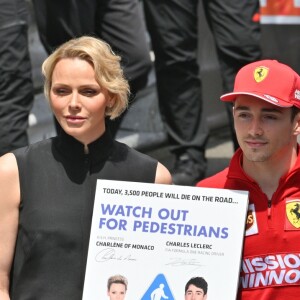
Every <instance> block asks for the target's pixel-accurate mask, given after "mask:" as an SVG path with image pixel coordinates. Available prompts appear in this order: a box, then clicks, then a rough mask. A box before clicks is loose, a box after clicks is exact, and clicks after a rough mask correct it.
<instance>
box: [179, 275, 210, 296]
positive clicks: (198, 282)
mask: <svg viewBox="0 0 300 300" xmlns="http://www.w3.org/2000/svg"><path fill="white" fill-rule="evenodd" d="M191 284H192V285H194V286H196V287H197V288H199V289H202V290H203V293H204V295H206V294H207V287H208V285H207V282H206V280H205V279H204V278H203V277H192V278H191V279H190V280H189V281H188V282H187V283H186V285H185V290H184V291H185V293H186V291H187V290H188V288H189V286H190V285H191Z"/></svg>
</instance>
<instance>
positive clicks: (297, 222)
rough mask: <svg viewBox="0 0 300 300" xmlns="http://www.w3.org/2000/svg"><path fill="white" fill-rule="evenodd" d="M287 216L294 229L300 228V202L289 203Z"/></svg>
mask: <svg viewBox="0 0 300 300" xmlns="http://www.w3.org/2000/svg"><path fill="white" fill-rule="evenodd" d="M286 215H287V217H288V220H289V221H290V223H291V224H292V225H293V226H294V227H296V228H300V202H296V201H293V202H290V203H287V205H286Z"/></svg>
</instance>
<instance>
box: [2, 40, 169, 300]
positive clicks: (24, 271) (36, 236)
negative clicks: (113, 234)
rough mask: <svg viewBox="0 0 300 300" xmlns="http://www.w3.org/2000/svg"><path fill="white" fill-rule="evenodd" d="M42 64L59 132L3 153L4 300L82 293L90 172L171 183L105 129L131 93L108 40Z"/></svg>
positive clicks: (71, 46)
mask: <svg viewBox="0 0 300 300" xmlns="http://www.w3.org/2000/svg"><path fill="white" fill-rule="evenodd" d="M42 70H43V74H44V76H45V85H44V90H45V95H46V97H47V98H48V100H49V103H50V107H51V109H52V111H53V113H54V115H55V117H56V119H57V121H58V122H59V124H60V126H61V128H62V130H61V132H60V133H59V135H58V136H57V137H54V138H51V139H48V140H44V141H41V142H38V143H36V144H33V145H30V146H29V147H24V148H21V149H18V150H16V151H13V152H12V153H8V154H6V155H4V156H2V157H1V158H0V253H1V256H0V299H1V300H4V299H13V300H15V299H43V300H47V299H56V300H59V299H63V300H66V299H72V300H74V299H75V300H76V299H81V297H82V289H83V283H84V272H85V265H86V258H87V251H88V243H89V233H90V226H91V217H92V212H93V200H94V195H95V188H96V181H97V179H109V180H124V181H139V182H148V183H165V184H169V183H171V175H170V173H169V171H168V170H167V169H166V168H165V167H164V166H163V165H161V164H160V163H158V162H157V161H156V160H154V159H152V158H150V157H148V156H146V155H144V154H141V153H139V152H137V151H135V150H134V149H131V148H129V147H128V146H126V145H124V144H121V143H119V142H117V141H114V140H113V139H112V138H111V136H110V134H109V132H108V131H107V130H106V127H105V118H106V117H107V116H108V117H110V118H111V119H113V118H116V117H117V116H118V115H120V114H121V113H122V111H123V110H124V109H126V106H127V96H128V84H127V82H126V80H125V79H124V77H123V73H122V70H121V67H120V57H118V56H116V55H115V54H113V53H112V52H111V50H110V47H109V46H108V45H107V44H106V43H104V42H103V41H100V40H98V39H95V38H92V37H81V38H78V39H73V40H71V41H69V42H67V43H65V44H63V45H62V46H60V47H59V48H58V49H57V50H56V51H55V52H54V53H53V54H51V55H50V56H49V57H48V58H47V59H46V60H45V62H44V63H43V66H42ZM9 295H10V296H9Z"/></svg>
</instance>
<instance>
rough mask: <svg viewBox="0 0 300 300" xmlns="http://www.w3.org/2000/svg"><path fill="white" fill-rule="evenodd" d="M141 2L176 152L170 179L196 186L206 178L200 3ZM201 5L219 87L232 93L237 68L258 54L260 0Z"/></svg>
mask: <svg viewBox="0 0 300 300" xmlns="http://www.w3.org/2000/svg"><path fill="white" fill-rule="evenodd" d="M143 2H144V11H145V17H146V24H147V28H148V31H149V33H150V36H151V41H152V47H153V50H154V54H155V70H156V80H157V91H158V99H159V106H160V111H161V114H162V119H163V121H164V123H165V126H166V130H167V134H168V139H169V149H170V151H171V152H172V153H173V154H174V155H175V166H174V170H173V173H172V175H173V182H174V184H179V185H194V184H195V183H196V182H197V181H198V180H200V179H202V178H203V177H205V172H206V165H207V163H206V158H205V148H206V144H207V140H208V136H209V132H208V128H207V126H206V124H205V123H206V122H205V116H204V115H203V97H202V87H201V79H200V74H199V72H200V66H199V63H198V52H199V51H198V43H199V36H198V11H199V10H198V5H199V1H195V0H185V1H182V0H144V1H143ZM202 4H203V8H204V12H205V16H206V19H207V22H208V25H209V27H210V29H211V31H212V34H213V37H214V40H215V44H216V50H217V56H218V60H219V63H220V71H221V76H222V80H223V91H224V92H227V91H231V90H232V88H233V82H234V77H235V74H236V73H237V71H238V70H239V69H240V68H241V67H242V66H243V65H245V64H247V63H249V62H252V61H255V60H257V59H259V58H260V56H261V47H260V24H259V20H258V18H257V16H258V15H257V14H258V12H259V1H258V0H248V1H240V0H228V1H224V0H205V1H202ZM212 88H213V87H212ZM226 109H227V112H228V116H229V120H230V121H229V124H230V129H231V132H232V140H233V142H234V148H237V147H238V144H237V141H236V137H235V132H234V128H233V121H232V114H231V105H230V104H228V105H226Z"/></svg>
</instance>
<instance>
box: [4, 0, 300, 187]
mask: <svg viewBox="0 0 300 300" xmlns="http://www.w3.org/2000/svg"><path fill="white" fill-rule="evenodd" d="M0 7H1V9H0V155H2V154H4V153H6V152H8V151H11V150H13V149H15V148H18V147H22V146H25V145H27V144H28V143H33V142H36V141H38V140H41V139H44V138H48V137H50V136H53V135H56V134H57V131H58V130H59V128H58V126H57V124H56V122H55V121H54V119H53V117H52V115H51V113H50V111H49V109H48V107H47V103H46V100H45V99H44V96H43V92H42V85H43V79H42V77H41V71H40V68H41V64H42V62H43V60H44V59H45V57H47V55H48V54H49V53H51V52H52V51H53V49H55V48H56V47H57V46H59V45H60V44H62V43H63V42H65V41H67V40H69V39H70V38H73V37H79V36H82V35H92V36H96V37H99V38H101V39H103V40H105V41H106V42H107V43H109V44H110V45H111V47H112V49H113V51H114V52H116V53H118V54H120V55H121V57H122V65H123V67H124V72H125V75H126V77H127V79H128V81H129V83H130V87H131V100H130V102H131V104H130V107H129V109H128V111H127V112H126V113H125V114H123V116H122V117H121V118H119V119H118V120H116V121H114V122H108V123H107V126H108V127H109V128H110V130H111V131H112V133H113V135H114V136H115V137H116V138H117V139H118V140H120V141H123V142H125V143H127V144H129V145H130V146H132V147H134V148H136V149H138V150H140V151H143V152H148V153H150V154H153V155H158V154H157V153H161V152H162V149H164V151H165V152H164V153H167V156H168V157H170V158H171V159H170V161H169V162H168V163H167V165H168V166H169V168H170V170H171V172H172V175H173V181H174V183H175V184H183V185H194V184H195V182H197V181H198V180H200V179H202V178H204V177H205V176H207V175H208V170H207V168H208V162H207V149H208V148H209V147H210V145H211V143H212V141H217V142H218V140H221V139H224V137H225V138H226V139H227V140H229V141H230V150H229V151H231V152H232V151H234V150H235V149H236V148H237V143H236V139H235V134H234V130H233V127H232V120H231V107H230V106H224V104H223V103H221V102H219V96H220V95H221V94H223V93H225V92H229V91H231V90H232V88H233V80H234V76H235V74H236V72H237V71H238V70H239V68H241V67H242V66H243V65H245V64H247V63H249V62H252V61H255V60H258V59H262V58H271V59H277V60H279V61H281V62H283V63H286V64H288V65H290V66H291V67H292V68H293V69H295V70H296V71H297V72H298V73H300V59H299V53H300V35H299V32H300V3H299V1H298V0H285V1H268V0H261V1H259V0H248V1H240V0H228V1H223V0H205V1H200V0H199V1H195V0H185V1H182V0H168V1H166V0H142V1H138V0H64V1H60V0H0ZM222 150H223V149H222V148H221V151H222ZM224 151H228V149H224ZM158 156H159V155H158ZM217 167H220V166H217Z"/></svg>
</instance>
